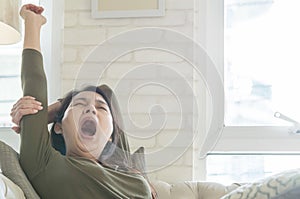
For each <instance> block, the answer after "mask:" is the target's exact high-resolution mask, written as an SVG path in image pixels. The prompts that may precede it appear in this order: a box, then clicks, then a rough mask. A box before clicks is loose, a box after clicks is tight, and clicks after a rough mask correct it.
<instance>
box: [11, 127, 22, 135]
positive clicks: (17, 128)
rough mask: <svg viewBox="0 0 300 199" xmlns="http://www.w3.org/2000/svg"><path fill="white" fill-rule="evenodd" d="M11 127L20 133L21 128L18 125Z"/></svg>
mask: <svg viewBox="0 0 300 199" xmlns="http://www.w3.org/2000/svg"><path fill="white" fill-rule="evenodd" d="M11 129H12V130H13V131H14V132H16V133H18V134H19V133H20V130H21V128H20V127H19V126H13V127H11Z"/></svg>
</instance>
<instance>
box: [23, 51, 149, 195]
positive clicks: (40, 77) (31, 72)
mask: <svg viewBox="0 0 300 199" xmlns="http://www.w3.org/2000/svg"><path fill="white" fill-rule="evenodd" d="M21 78H22V86H23V93H24V96H26V95H30V96H33V97H35V98H36V99H37V100H38V101H40V102H42V104H43V107H44V109H43V110H42V111H39V112H38V113H37V114H34V115H27V116H24V117H23V119H22V121H21V148H20V163H21V166H22V168H23V170H24V171H25V173H26V175H27V177H28V178H29V180H30V182H31V183H32V185H33V187H34V188H35V190H36V191H37V192H38V194H39V195H40V196H41V198H43V199H47V198H49V199H60V198H62V199H68V198H72V199H75V198H82V199H89V198H109V199H112V198H151V191H150V188H149V185H148V183H147V181H146V180H145V179H144V178H143V177H142V176H140V175H138V174H129V173H125V172H120V171H115V170H112V169H110V168H105V167H103V166H102V165H100V164H97V163H95V162H93V161H91V160H88V159H86V158H80V157H68V156H63V155H61V154H60V153H59V152H57V151H55V150H54V149H53V148H52V146H51V143H50V136H49V132H48V126H47V121H48V118H47V117H48V113H47V106H48V104H47V82H46V76H45V72H44V69H43V58H42V55H41V53H40V52H38V51H36V50H33V49H25V50H23V59H22V71H21Z"/></svg>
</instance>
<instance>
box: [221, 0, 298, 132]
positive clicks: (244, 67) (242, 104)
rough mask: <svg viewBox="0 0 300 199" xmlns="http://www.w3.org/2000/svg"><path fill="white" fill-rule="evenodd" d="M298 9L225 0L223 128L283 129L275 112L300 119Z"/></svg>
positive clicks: (270, 0) (258, 0) (274, 1)
mask: <svg viewBox="0 0 300 199" xmlns="http://www.w3.org/2000/svg"><path fill="white" fill-rule="evenodd" d="M299 6H300V2H299V1H297V0H289V1H285V0H251V1H249V0H248V1H237V0H225V5H224V8H225V10H224V13H225V28H224V42H225V45H224V46H225V49H224V53H225V62H224V64H225V89H226V91H225V92H226V94H227V95H226V96H227V98H226V102H227V106H226V111H225V115H226V116H225V125H230V126H234V125H239V126H240V125H248V126H249V125H251V126H257V125H284V124H285V125H287V123H284V122H282V121H281V120H279V119H277V118H275V117H274V112H276V111H279V112H281V113H283V114H285V115H288V116H289V117H291V118H293V119H295V120H298V121H300V111H295V109H297V107H299V101H300V93H299V92H297V90H298V84H297V83H296V82H297V79H298V76H299V72H300V69H299V66H300V60H299V56H298V53H297V52H299V50H300V37H299V34H300V27H299V26H298V25H297V24H298V19H299V18H300V13H299V12H298V10H297V8H299Z"/></svg>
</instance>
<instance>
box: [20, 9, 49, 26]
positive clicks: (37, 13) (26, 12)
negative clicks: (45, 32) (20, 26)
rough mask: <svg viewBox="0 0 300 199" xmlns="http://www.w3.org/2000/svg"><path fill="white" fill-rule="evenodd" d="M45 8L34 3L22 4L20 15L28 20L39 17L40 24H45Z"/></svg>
mask: <svg viewBox="0 0 300 199" xmlns="http://www.w3.org/2000/svg"><path fill="white" fill-rule="evenodd" d="M43 11H44V8H43V7H41V6H36V5H33V4H26V5H24V6H22V8H21V10H20V16H21V17H22V18H23V19H24V20H25V21H26V20H27V19H30V20H33V19H38V21H39V22H40V23H41V24H40V25H43V24H45V23H46V18H45V17H44V16H42V15H41V14H42V13H43Z"/></svg>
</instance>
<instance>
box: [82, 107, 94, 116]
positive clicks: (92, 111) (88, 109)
mask: <svg viewBox="0 0 300 199" xmlns="http://www.w3.org/2000/svg"><path fill="white" fill-rule="evenodd" d="M83 113H84V114H85V113H92V114H94V115H96V108H95V106H92V105H91V106H88V107H86V108H85V109H84V110H83Z"/></svg>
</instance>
